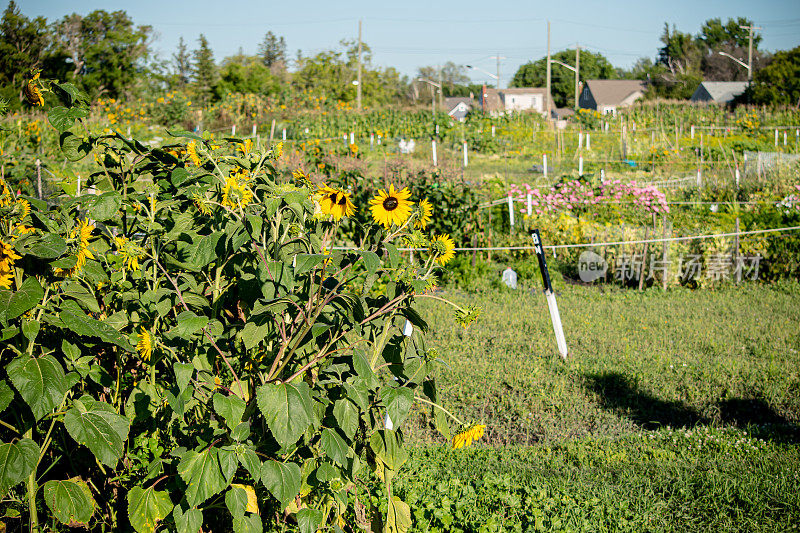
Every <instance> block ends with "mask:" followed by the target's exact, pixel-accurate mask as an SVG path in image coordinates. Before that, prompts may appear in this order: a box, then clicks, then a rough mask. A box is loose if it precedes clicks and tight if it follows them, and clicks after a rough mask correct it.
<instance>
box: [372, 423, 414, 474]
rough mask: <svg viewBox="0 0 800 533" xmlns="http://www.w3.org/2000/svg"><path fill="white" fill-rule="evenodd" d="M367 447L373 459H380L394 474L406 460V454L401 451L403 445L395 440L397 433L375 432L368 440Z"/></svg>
mask: <svg viewBox="0 0 800 533" xmlns="http://www.w3.org/2000/svg"><path fill="white" fill-rule="evenodd" d="M369 447H370V449H371V450H372V453H374V454H375V457H377V458H378V459H380V460H381V462H382V463H383V464H385V465H386V467H387V468H388V469H390V470H394V471H395V472H396V471H397V470H399V469H400V467H401V466H402V465H403V463H405V462H406V461H407V460H408V453H406V451H405V450H404V449H403V445H402V443H401V442H400V441H399V440H398V439H397V433H396V432H394V431H388V430H380V431H376V432H375V433H373V434H372V436H371V437H370V438H369Z"/></svg>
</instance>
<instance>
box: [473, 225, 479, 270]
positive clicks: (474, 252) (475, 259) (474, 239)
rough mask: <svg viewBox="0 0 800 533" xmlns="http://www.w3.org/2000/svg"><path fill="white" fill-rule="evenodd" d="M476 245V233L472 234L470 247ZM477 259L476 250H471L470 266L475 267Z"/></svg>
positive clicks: (475, 246)
mask: <svg viewBox="0 0 800 533" xmlns="http://www.w3.org/2000/svg"><path fill="white" fill-rule="evenodd" d="M477 247H478V234H477V233H476V234H475V235H473V236H472V248H477ZM477 261H478V250H474V249H473V250H472V268H475V263H476V262H477Z"/></svg>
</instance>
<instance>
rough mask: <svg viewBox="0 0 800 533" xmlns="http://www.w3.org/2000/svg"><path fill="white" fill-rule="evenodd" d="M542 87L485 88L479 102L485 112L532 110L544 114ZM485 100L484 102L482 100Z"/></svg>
mask: <svg viewBox="0 0 800 533" xmlns="http://www.w3.org/2000/svg"><path fill="white" fill-rule="evenodd" d="M546 94H547V89H544V88H542V87H513V88H508V89H489V88H487V89H486V92H485V98H482V99H481V104H482V105H483V108H484V110H485V111H486V112H487V113H493V114H499V113H511V112H520V111H534V112H536V113H541V114H545V113H546V111H545V105H546V102H545V95H546ZM484 100H485V102H484Z"/></svg>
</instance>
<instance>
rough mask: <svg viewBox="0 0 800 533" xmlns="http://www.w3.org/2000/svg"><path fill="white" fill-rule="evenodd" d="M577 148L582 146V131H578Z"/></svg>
mask: <svg viewBox="0 0 800 533" xmlns="http://www.w3.org/2000/svg"><path fill="white" fill-rule="evenodd" d="M578 148H583V132H582V131H579V132H578Z"/></svg>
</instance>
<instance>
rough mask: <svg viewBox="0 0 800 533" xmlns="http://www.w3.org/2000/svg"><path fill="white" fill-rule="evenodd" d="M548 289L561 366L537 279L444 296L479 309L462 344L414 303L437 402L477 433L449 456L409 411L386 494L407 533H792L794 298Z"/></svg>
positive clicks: (435, 307) (797, 370) (796, 398)
mask: <svg viewBox="0 0 800 533" xmlns="http://www.w3.org/2000/svg"><path fill="white" fill-rule="evenodd" d="M487 276H488V275H487ZM484 281H485V280H484ZM557 281H558V283H557V290H558V303H559V308H560V310H561V315H562V320H563V323H564V331H565V334H566V338H567V343H568V345H569V348H570V353H569V357H568V358H567V360H566V361H563V360H561V358H560V357H559V356H558V353H557V351H556V346H555V339H554V335H553V332H552V327H551V325H550V318H549V315H548V312H547V306H546V303H545V299H544V296H543V295H542V293H541V290H540V284H539V282H538V280H534V279H530V280H528V282H527V283H528V286H526V287H523V288H521V289H519V290H517V291H511V290H507V289H500V288H497V287H496V284H490V283H486V284H484V287H485V290H479V291H475V292H465V291H460V290H456V289H449V290H447V291H446V292H447V293H448V294H447V295H448V296H449V297H451V298H453V299H454V300H455V301H457V302H459V303H460V304H462V305H463V304H478V305H481V306H482V307H483V309H484V311H483V316H482V317H481V319H480V320H479V321H478V322H477V323H476V324H474V325H473V326H471V327H470V329H468V330H466V331H465V330H463V329H461V328H458V327H456V326H455V325H454V323H453V321H452V314H451V311H450V309H448V308H444V307H442V306H440V305H439V304H438V302H433V301H427V302H426V303H425V304H424V305H423V311H424V313H423V314H424V315H425V316H427V317H428V320H429V325H430V332H429V336H428V344H429V345H430V346H433V347H435V348H436V349H437V350H438V351H439V352H440V354H442V357H443V358H444V360H445V362H446V365H442V366H441V367H440V369H439V370H438V371H437V387H438V391H439V400H440V402H441V403H442V404H443V405H444V406H446V407H447V408H448V409H450V410H452V411H453V412H454V413H455V414H456V415H457V416H459V417H461V418H463V419H464V420H465V421H466V422H467V423H477V422H480V423H484V424H486V425H487V428H486V435H485V437H484V439H482V440H481V441H479V442H478V443H476V444H474V445H473V447H471V448H462V449H459V450H450V449H448V447H447V445H446V444H444V443H443V439H442V438H441V436H438V435H437V434H436V433H435V431H433V429H432V424H431V422H430V415H429V413H428V412H426V411H425V410H421V411H419V412H417V413H416V416H415V418H414V420H413V421H412V423H411V424H410V426H409V427H408V428H407V432H408V434H410V436H411V440H412V442H414V443H416V448H415V449H414V451H413V453H412V458H411V460H410V461H409V464H408V465H406V466H405V467H404V471H403V474H402V477H401V480H400V481H399V484H398V488H397V491H398V493H399V494H400V495H401V496H402V497H403V498H404V499H406V501H408V503H409V504H410V505H411V507H412V510H413V512H414V516H415V526H414V527H415V530H418V531H481V532H489V531H535V530H540V529H541V530H547V531H787V530H792V528H797V527H798V525H800V497H799V496H798V493H800V491H798V489H800V429H798V426H797V424H798V422H800V365H799V363H800V334H798V328H797V325H798V324H800V283H798V282H784V283H781V284H776V285H761V284H744V285H741V286H738V287H734V286H724V287H722V288H718V289H714V290H711V289H706V290H698V291H690V290H684V289H671V290H669V291H667V292H662V291H661V290H660V289H650V290H647V291H645V292H644V293H638V292H636V291H632V290H624V289H615V288H608V287H605V288H602V289H601V288H599V287H583V286H572V285H564V283H563V281H561V280H560V279H559V280H557ZM523 283H524V282H523ZM477 285H478V286H481V285H480V283H478V284H477Z"/></svg>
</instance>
